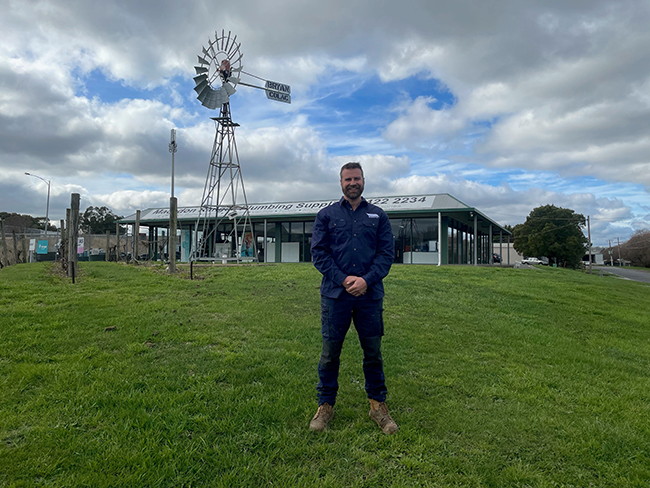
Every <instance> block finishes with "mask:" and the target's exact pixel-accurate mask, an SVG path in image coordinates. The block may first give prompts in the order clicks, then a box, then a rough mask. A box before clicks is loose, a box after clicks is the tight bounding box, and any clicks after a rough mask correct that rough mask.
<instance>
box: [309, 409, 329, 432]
mask: <svg viewBox="0 0 650 488" xmlns="http://www.w3.org/2000/svg"><path fill="white" fill-rule="evenodd" d="M333 418H334V407H332V405H330V404H329V403H323V404H322V405H319V406H318V410H317V411H316V415H314V418H313V419H311V422H309V430H314V431H316V432H322V431H324V430H325V427H327V424H329V422H330V420H332V419H333Z"/></svg>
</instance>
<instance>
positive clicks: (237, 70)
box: [230, 66, 243, 73]
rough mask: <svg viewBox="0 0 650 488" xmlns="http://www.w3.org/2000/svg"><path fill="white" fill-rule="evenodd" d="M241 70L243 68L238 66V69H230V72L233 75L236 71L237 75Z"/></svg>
mask: <svg viewBox="0 0 650 488" xmlns="http://www.w3.org/2000/svg"><path fill="white" fill-rule="evenodd" d="M242 68H243V66H240V67H239V68H230V71H232V72H233V73H234V72H235V71H236V72H237V73H239V72H240V71H241V69H242Z"/></svg>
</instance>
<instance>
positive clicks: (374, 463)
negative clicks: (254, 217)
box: [0, 262, 650, 487]
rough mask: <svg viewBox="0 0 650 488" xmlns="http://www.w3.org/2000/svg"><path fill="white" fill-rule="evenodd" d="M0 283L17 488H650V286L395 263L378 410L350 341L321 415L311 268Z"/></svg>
mask: <svg viewBox="0 0 650 488" xmlns="http://www.w3.org/2000/svg"><path fill="white" fill-rule="evenodd" d="M54 269H55V268H52V265H50V264H30V265H19V266H13V267H9V268H4V269H2V270H0V485H2V486H75V487H77V486H92V487H104V486H106V487H107V486H129V487H136V486H142V487H158V486H160V487H167V486H169V487H172V486H173V487H179V486H255V487H257V486H266V485H273V486H331V487H341V486H476V487H483V486H486V487H487V486H491V487H502V486H531V487H551V486H553V487H556V486H566V487H568V486H616V487H627V486H630V487H631V486H639V487H640V486H648V483H649V482H650V481H649V480H650V424H649V423H648V418H650V378H649V375H648V371H650V369H649V366H650V340H649V337H650V320H649V319H648V317H650V299H649V292H650V287H648V286H647V285H644V284H641V283H635V282H630V281H624V280H619V279H617V278H614V277H599V276H598V275H587V274H584V273H581V272H576V271H568V270H562V269H552V268H540V269H536V270H518V269H501V268H484V267H481V268H474V267H451V266H450V267H442V268H438V267H430V266H394V267H393V269H392V271H391V274H390V275H389V277H388V278H387V279H386V281H385V284H386V292H387V297H386V299H385V323H386V336H385V338H384V345H383V353H384V360H385V371H386V376H387V386H388V389H389V398H388V404H389V407H390V408H391V411H392V413H393V417H394V418H395V420H396V421H397V422H398V424H399V425H400V431H399V432H398V433H397V434H396V435H394V436H385V435H383V434H381V432H380V431H379V429H378V428H377V426H376V425H375V424H374V423H373V422H372V421H371V420H370V419H369V418H368V403H367V400H366V398H365V393H364V389H363V384H364V380H363V373H362V370H361V358H362V354H361V350H360V347H359V345H358V340H357V339H356V334H355V333H354V332H353V331H351V333H350V334H349V336H348V340H347V342H346V344H345V347H344V350H343V355H342V367H341V377H340V384H341V389H340V392H339V397H338V401H337V405H336V414H335V418H334V420H333V421H332V423H331V424H330V427H329V429H328V430H327V431H326V432H324V433H323V434H320V435H319V434H316V433H312V432H309V430H308V423H309V420H310V418H311V416H312V415H313V413H314V411H315V409H316V406H317V402H316V396H315V385H316V382H317V377H316V365H317V361H318V358H319V355H320V340H321V339H320V315H319V303H320V301H319V294H318V285H319V282H320V276H319V274H318V273H317V272H316V270H314V269H313V268H312V267H311V266H310V265H308V264H297V265H276V266H250V267H219V268H201V269H199V270H198V271H197V273H198V275H199V279H198V280H194V281H190V280H189V279H187V274H186V273H182V274H181V275H180V276H168V275H166V274H164V272H163V271H162V269H161V268H145V267H131V266H126V265H121V264H114V263H101V262H98V263H81V275H80V277H79V279H78V282H77V283H76V284H74V285H73V284H71V283H70V282H69V281H68V280H67V279H65V278H61V277H60V276H58V275H57V274H56V273H55V272H53V270H54Z"/></svg>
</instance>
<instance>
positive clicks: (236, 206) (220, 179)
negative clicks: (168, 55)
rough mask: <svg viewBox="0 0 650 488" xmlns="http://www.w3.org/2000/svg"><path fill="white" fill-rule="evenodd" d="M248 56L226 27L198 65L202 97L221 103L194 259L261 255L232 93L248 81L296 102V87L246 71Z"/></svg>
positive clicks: (213, 104) (214, 104) (205, 102)
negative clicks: (244, 61)
mask: <svg viewBox="0 0 650 488" xmlns="http://www.w3.org/2000/svg"><path fill="white" fill-rule="evenodd" d="M243 57H244V54H243V53H242V52H241V43H238V42H237V36H232V33H231V32H230V31H229V32H228V34H227V35H226V33H225V31H224V30H222V31H221V35H219V32H215V36H214V40H208V44H207V47H205V46H204V47H203V48H202V51H201V54H200V55H199V56H198V63H199V64H198V66H195V67H194V70H195V71H196V76H195V77H194V81H195V82H196V86H195V87H194V90H195V91H196V93H197V98H198V100H199V101H200V102H201V104H202V105H203V106H204V107H207V108H209V109H211V110H215V109H217V108H219V116H218V117H211V119H212V120H213V121H214V123H215V137H214V144H213V146H212V154H211V156H210V164H209V165H208V174H207V176H206V179H205V187H204V189H203V197H202V198H201V206H200V209H199V216H198V218H197V220H196V226H195V228H194V238H193V243H194V245H193V249H192V257H191V259H192V260H193V261H217V260H221V261H222V262H228V261H236V262H237V263H239V262H240V261H242V260H248V261H255V260H257V258H258V257H257V246H256V239H255V234H254V232H253V227H252V224H251V220H250V213H249V209H248V201H247V199H246V191H245V190H244V178H243V176H242V172H241V166H240V164H239V154H238V152H237V143H236V141H235V127H239V124H237V123H235V122H233V121H232V118H231V112H230V96H231V95H233V94H234V93H235V91H236V87H237V85H243V86H248V87H251V88H258V89H261V90H264V91H265V92H266V96H267V98H269V99H270V100H275V101H280V102H284V103H291V87H290V86H289V85H285V84H282V83H277V82H273V81H269V80H264V79H263V78H260V77H259V76H255V75H252V74H250V73H246V72H245V71H243V70H242V67H243V66H242V58H243ZM242 75H247V76H250V77H252V78H256V79H258V80H262V81H265V86H264V87H261V86H257V85H253V84H250V83H245V82H242V81H241V76H242Z"/></svg>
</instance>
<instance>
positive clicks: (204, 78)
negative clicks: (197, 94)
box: [194, 70, 208, 85]
mask: <svg viewBox="0 0 650 488" xmlns="http://www.w3.org/2000/svg"><path fill="white" fill-rule="evenodd" d="M206 71H207V70H206ZM203 81H208V75H206V74H205V73H204V74H202V75H199V76H195V77H194V83H196V84H197V85H199V84H201V82H203Z"/></svg>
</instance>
